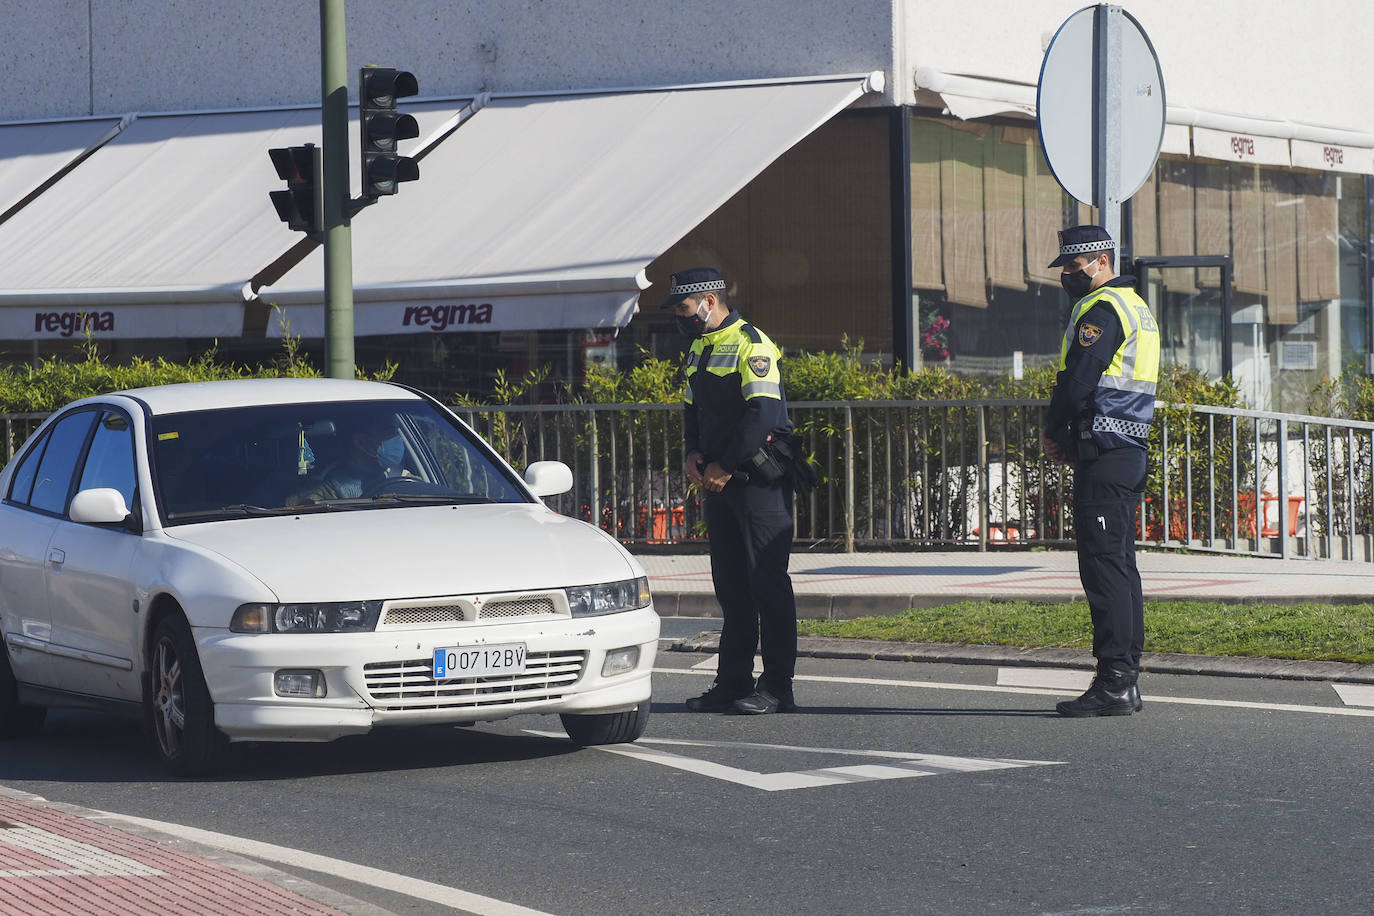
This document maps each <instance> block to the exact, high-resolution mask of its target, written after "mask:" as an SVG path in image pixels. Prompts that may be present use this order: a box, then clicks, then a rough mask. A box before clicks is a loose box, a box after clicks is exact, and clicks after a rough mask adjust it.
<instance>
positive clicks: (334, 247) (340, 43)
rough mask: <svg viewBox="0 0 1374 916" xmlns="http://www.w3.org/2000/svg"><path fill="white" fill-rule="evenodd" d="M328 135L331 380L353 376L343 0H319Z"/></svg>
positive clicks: (327, 342)
mask: <svg viewBox="0 0 1374 916" xmlns="http://www.w3.org/2000/svg"><path fill="white" fill-rule="evenodd" d="M320 83H321V91H322V105H321V108H320V119H321V124H320V126H321V128H322V131H323V137H324V154H323V157H324V224H323V225H324V361H325V375H327V376H329V377H330V378H345V379H351V378H353V377H354V369H353V366H354V358H353V238H352V234H351V232H352V230H351V228H350V225H349V216H350V199H349V180H348V38H347V33H346V32H345V30H344V0H320Z"/></svg>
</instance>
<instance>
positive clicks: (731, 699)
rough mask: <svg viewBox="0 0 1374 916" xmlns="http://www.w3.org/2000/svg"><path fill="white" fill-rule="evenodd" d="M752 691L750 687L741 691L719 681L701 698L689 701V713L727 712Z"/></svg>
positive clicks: (693, 698)
mask: <svg viewBox="0 0 1374 916" xmlns="http://www.w3.org/2000/svg"><path fill="white" fill-rule="evenodd" d="M746 683H747V682H746ZM750 694H751V691H750V689H749V688H748V687H745V688H743V689H740V688H738V687H731V686H729V685H728V684H722V683H720V682H719V681H717V682H716V683H714V684H712V685H711V689H710V690H708V691H706V692H705V693H703V694H702V695H701V696H699V697H692V698H691V699H690V700H688V701H687V711H688V712H726V711H728V710H730V709H732V708H733V707H734V705H735V701H736V700H738V699H740V698H741V697H747V696H750Z"/></svg>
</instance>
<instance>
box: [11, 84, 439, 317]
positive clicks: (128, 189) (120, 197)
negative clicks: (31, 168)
mask: <svg viewBox="0 0 1374 916" xmlns="http://www.w3.org/2000/svg"><path fill="white" fill-rule="evenodd" d="M465 104H466V103H465V102H451V103H430V104H427V105H423V106H419V105H417V106H412V107H411V108H409V109H407V110H408V111H411V112H412V113H413V114H414V115H415V116H416V119H417V120H418V121H419V122H420V129H421V135H422V136H425V134H426V132H427V131H433V130H434V129H436V128H437V127H439V126H440V125H441V124H442V123H444V122H445V121H447V120H448V119H450V118H451V117H453V116H454V115H455V113H456V112H457V111H458V110H459V109H461V108H462V107H463V106H464V105H465ZM351 128H352V129H353V130H354V131H356V120H355V122H354V123H353V124H352V125H351ZM9 129H12V128H3V129H0V133H3V130H9ZM355 136H356V134H355ZM319 142H320V112H319V109H318V108H291V109H277V110H271V111H232V112H206V113H191V114H175V115H150V116H141V117H138V118H136V119H133V120H132V122H131V123H129V125H128V126H127V127H125V129H124V130H123V131H121V132H120V133H119V134H118V136H116V137H114V138H113V139H112V140H110V141H109V142H108V143H106V144H104V145H103V146H101V147H100V148H99V149H98V150H96V151H95V152H94V153H92V154H91V155H90V156H89V157H88V158H86V159H85V160H84V161H82V162H81V163H80V164H79V165H77V166H76V167H75V168H73V169H71V171H70V172H68V173H67V174H66V175H64V176H63V177H62V178H61V179H60V180H59V181H57V182H55V183H53V184H52V186H51V187H49V188H47V189H46V190H45V191H43V193H41V194H39V195H38V196H37V197H35V198H34V199H33V200H31V201H29V202H28V203H27V204H26V205H25V206H24V207H22V208H20V209H19V210H17V211H16V212H15V213H14V215H13V216H11V217H10V219H8V220H6V221H5V222H4V223H0V250H3V251H4V252H5V257H4V258H3V259H0V337H3V339H32V338H49V337H63V336H68V335H69V334H70V333H72V332H71V330H70V327H71V326H72V325H73V324H79V325H81V326H82V327H85V328H88V329H90V330H91V331H93V332H94V333H95V334H96V336H98V337H166V336H192V337H213V336H226V335H228V336H238V335H239V334H241V333H242V329H243V305H244V302H245V299H246V294H245V287H246V286H247V284H248V281H249V280H250V279H251V278H252V277H253V276H254V275H255V274H256V273H257V272H258V271H260V270H262V269H263V268H264V267H266V266H267V265H268V264H270V263H271V262H272V261H273V260H275V259H276V258H277V257H279V256H280V255H281V254H282V252H283V251H285V250H287V249H288V248H290V247H291V246H292V245H293V244H295V243H296V242H297V241H298V240H299V239H300V238H301V236H300V234H299V233H295V232H292V231H290V230H289V229H287V228H286V226H285V224H284V223H282V222H281V221H280V220H279V219H278V218H277V214H276V211H275V210H274V209H273V207H272V203H271V201H270V200H269V199H268V192H270V191H272V190H275V189H277V188H280V187H284V185H283V184H282V181H281V179H280V178H278V177H277V173H276V171H275V170H274V169H273V167H272V163H271V160H270V159H269V158H268V156H267V150H268V149H269V148H272V147H278V146H299V145H302V144H305V143H316V144H318V143H319ZM412 142H415V143H418V142H419V141H412ZM356 145H357V144H356V140H355V141H354V142H353V143H351V144H350V152H351V153H354V154H355V155H356V153H355V152H354V147H355V146H356ZM354 169H355V171H354V174H355V175H356V165H355V166H354ZM192 305H194V306H197V308H194V309H183V310H181V311H176V310H175V309H172V310H168V311H164V309H165V308H166V307H169V306H192ZM173 313H175V314H176V318H175V320H170V319H167V318H166V317H165V316H166V315H170V314H173ZM153 316H163V317H153ZM78 333H80V332H79V331H78Z"/></svg>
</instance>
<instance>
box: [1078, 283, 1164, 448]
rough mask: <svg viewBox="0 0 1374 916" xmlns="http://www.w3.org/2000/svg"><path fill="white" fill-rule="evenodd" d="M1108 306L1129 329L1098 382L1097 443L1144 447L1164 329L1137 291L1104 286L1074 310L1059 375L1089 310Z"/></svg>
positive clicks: (1095, 402)
mask: <svg viewBox="0 0 1374 916" xmlns="http://www.w3.org/2000/svg"><path fill="white" fill-rule="evenodd" d="M1104 302H1105V303H1107V304H1109V305H1110V306H1111V307H1112V311H1113V312H1115V313H1116V316H1117V319H1118V320H1119V321H1120V322H1121V327H1122V329H1123V330H1124V331H1125V338H1126V339H1125V340H1123V341H1122V342H1121V345H1120V346H1119V347H1117V348H1116V352H1115V353H1113V354H1112V360H1111V362H1110V363H1109V364H1108V365H1107V368H1106V369H1104V370H1103V371H1102V376H1101V377H1100V378H1099V379H1098V382H1097V390H1096V391H1094V392H1093V399H1092V405H1091V408H1090V416H1091V417H1092V434H1093V439H1094V440H1095V441H1096V442H1097V443H1098V445H1100V446H1101V447H1103V448H1119V447H1120V446H1122V445H1132V444H1133V445H1140V444H1142V443H1143V441H1144V440H1145V439H1147V438H1149V435H1150V424H1151V422H1152V421H1153V419H1154V412H1155V387H1156V384H1157V383H1158V381H1159V326H1158V325H1157V324H1156V323H1155V320H1154V316H1153V315H1152V314H1151V313H1150V307H1149V306H1148V305H1146V304H1145V301H1144V300H1143V299H1141V298H1140V296H1138V295H1137V294H1136V293H1135V291H1134V290H1129V289H1125V288H1123V287H1100V288H1098V289H1097V290H1094V291H1093V292H1092V293H1091V294H1089V295H1087V296H1084V297H1083V298H1082V299H1081V300H1079V301H1078V303H1077V304H1076V305H1075V306H1074V308H1073V314H1072V315H1071V316H1070V317H1069V326H1068V328H1067V329H1066V330H1065V331H1064V339H1063V340H1062V341H1061V342H1060V345H1059V371H1060V372H1063V371H1064V369H1065V368H1066V367H1067V364H1068V358H1069V347H1071V346H1073V342H1074V335H1075V330H1076V329H1077V327H1078V322H1079V321H1080V320H1081V319H1082V317H1083V316H1084V315H1085V314H1086V313H1087V311H1088V309H1090V308H1092V307H1093V306H1095V305H1098V304H1099V303H1104Z"/></svg>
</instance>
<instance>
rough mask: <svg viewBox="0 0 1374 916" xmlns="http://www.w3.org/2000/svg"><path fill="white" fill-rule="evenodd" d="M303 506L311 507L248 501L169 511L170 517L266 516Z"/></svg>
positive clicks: (298, 509) (288, 512) (289, 511)
mask: <svg viewBox="0 0 1374 916" xmlns="http://www.w3.org/2000/svg"><path fill="white" fill-rule="evenodd" d="M302 508H304V509H307V510H308V509H310V508H311V507H310V506H278V507H275V508H268V507H267V506H253V505H249V504H248V503H235V504H234V505H232V506H220V507H219V508H218V509H196V510H194V511H192V512H168V513H167V517H168V518H176V519H186V518H211V517H213V516H217V515H238V516H243V517H250V516H264V515H291V514H294V513H296V512H298V511H300V510H301V509H302Z"/></svg>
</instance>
